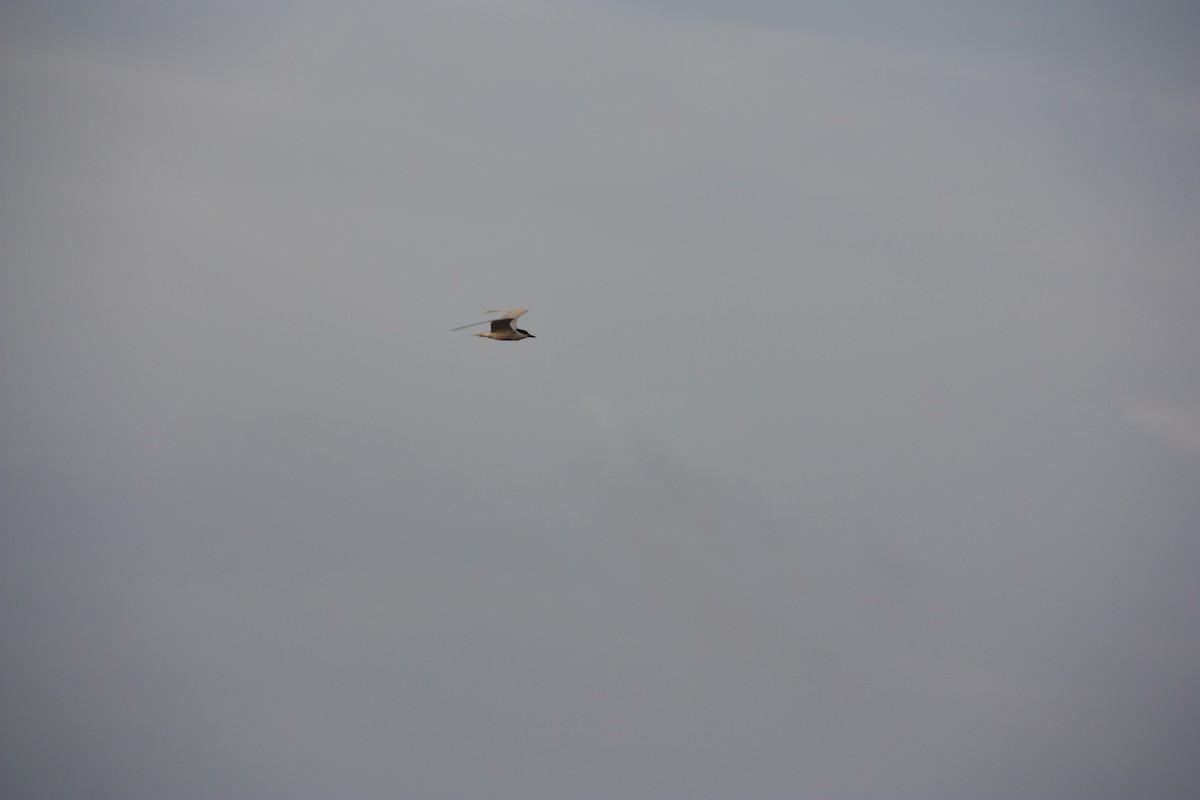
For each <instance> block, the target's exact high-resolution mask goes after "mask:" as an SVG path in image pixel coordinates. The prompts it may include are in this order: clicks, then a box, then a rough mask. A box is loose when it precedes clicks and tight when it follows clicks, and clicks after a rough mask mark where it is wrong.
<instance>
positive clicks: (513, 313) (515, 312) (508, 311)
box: [488, 307, 529, 322]
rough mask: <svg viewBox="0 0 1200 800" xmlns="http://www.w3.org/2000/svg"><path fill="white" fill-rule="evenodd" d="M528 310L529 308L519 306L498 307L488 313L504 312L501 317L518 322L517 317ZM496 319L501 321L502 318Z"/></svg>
mask: <svg viewBox="0 0 1200 800" xmlns="http://www.w3.org/2000/svg"><path fill="white" fill-rule="evenodd" d="M528 310H529V309H528V308H519V307H518V308H497V309H495V310H493V311H489V312H488V313H489V314H503V315H504V316H503V317H501V318H500V319H507V320H511V321H513V322H516V321H517V317H519V316H521V315H522V314H524V313H525V312H526V311H528ZM496 321H497V322H499V321H500V320H496Z"/></svg>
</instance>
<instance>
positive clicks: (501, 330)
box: [452, 308, 537, 342]
mask: <svg viewBox="0 0 1200 800" xmlns="http://www.w3.org/2000/svg"><path fill="white" fill-rule="evenodd" d="M528 310H529V309H528V308H497V309H493V310H491V311H488V312H485V313H488V314H503V315H504V316H503V317H500V318H499V319H490V320H489V319H485V320H484V321H483V322H472V323H471V324H470V325H460V326H458V327H457V328H453V329H452V330H456V331H461V330H462V329H463V328H474V327H475V326H476V325H486V324H488V323H489V322H490V323H492V329H491V330H490V331H488V332H487V333H477V334H475V335H476V336H482V337H484V338H485V339H499V340H503V341H511V342H515V341H517V340H519V339H536V338H537V337H536V336H534V335H533V334H532V333H530V332H529V331H523V330H521V329H520V328H518V327H517V326H516V325H514V324H513V323H514V322H516V321H517V317H519V316H521V315H522V314H524V313H525V312H526V311H528Z"/></svg>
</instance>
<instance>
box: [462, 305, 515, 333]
mask: <svg viewBox="0 0 1200 800" xmlns="http://www.w3.org/2000/svg"><path fill="white" fill-rule="evenodd" d="M528 310H529V309H528V308H519V307H518V308H494V309H492V310H491V311H488V312H487V313H488V314H503V315H504V316H502V317H500V318H499V319H485V320H484V321H483V322H472V323H471V324H470V325H459V326H458V327H457V328H451V329H450V331H451V333H453V332H454V331H461V330H463V329H464V328H474V327H475V326H476V325H487V324H488V323H489V322H490V323H491V324H492V330H493V331H495V330H496V329H497V328H496V323H497V322H506V323H509V324H508V325H504V326H502V327H503V328H509V327H511V323H513V322H515V321H516V319H517V317H519V316H521V315H522V314H524V313H525V312H526V311H528Z"/></svg>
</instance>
